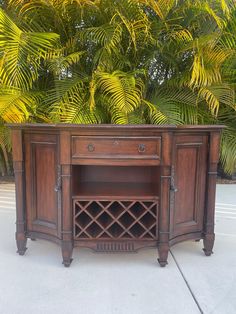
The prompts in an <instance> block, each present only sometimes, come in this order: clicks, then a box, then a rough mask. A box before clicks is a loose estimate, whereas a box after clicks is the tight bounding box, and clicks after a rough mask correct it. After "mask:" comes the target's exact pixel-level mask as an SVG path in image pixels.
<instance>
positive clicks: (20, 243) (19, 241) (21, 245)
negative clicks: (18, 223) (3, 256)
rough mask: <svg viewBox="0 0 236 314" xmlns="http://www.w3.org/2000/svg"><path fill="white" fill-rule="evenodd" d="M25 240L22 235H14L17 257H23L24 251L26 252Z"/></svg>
mask: <svg viewBox="0 0 236 314" xmlns="http://www.w3.org/2000/svg"><path fill="white" fill-rule="evenodd" d="M26 243H27V238H26V236H25V234H24V233H16V246H17V253H18V254H19V255H24V254H25V251H26V250H27V247H26Z"/></svg>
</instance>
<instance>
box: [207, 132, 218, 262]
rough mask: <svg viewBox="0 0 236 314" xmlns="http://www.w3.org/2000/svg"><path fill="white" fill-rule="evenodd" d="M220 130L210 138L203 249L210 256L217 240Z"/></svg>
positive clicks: (211, 134)
mask: <svg viewBox="0 0 236 314" xmlns="http://www.w3.org/2000/svg"><path fill="white" fill-rule="evenodd" d="M219 147H220V132H219V131H216V132H211V133H210V138H209V159H208V177H207V181H208V182H207V189H206V208H205V217H204V234H203V244H204V248H203V251H204V253H205V255H206V256H210V255H211V254H212V253H213V252H212V249H213V246H214V241H215V233H214V226H215V222H214V221H215V193H216V177H217V164H218V161H219V150H220V149H219Z"/></svg>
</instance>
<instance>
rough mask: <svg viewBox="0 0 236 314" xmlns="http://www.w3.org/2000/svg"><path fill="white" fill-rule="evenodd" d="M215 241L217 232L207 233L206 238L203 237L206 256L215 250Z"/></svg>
mask: <svg viewBox="0 0 236 314" xmlns="http://www.w3.org/2000/svg"><path fill="white" fill-rule="evenodd" d="M214 241H215V234H214V233H213V234H206V235H205V237H204V239H203V245H204V248H203V251H204V253H205V255H206V256H210V255H211V254H212V253H213V251H212V249H213V246H214Z"/></svg>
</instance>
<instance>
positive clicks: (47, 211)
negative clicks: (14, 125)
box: [24, 134, 60, 236]
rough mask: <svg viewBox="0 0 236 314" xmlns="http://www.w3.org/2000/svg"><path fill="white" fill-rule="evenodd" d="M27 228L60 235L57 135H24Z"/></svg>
mask: <svg viewBox="0 0 236 314" xmlns="http://www.w3.org/2000/svg"><path fill="white" fill-rule="evenodd" d="M24 143H25V173H26V216H27V231H29V232H30V231H33V232H40V233H44V234H48V235H52V236H58V235H59V232H58V230H59V227H60V226H59V224H60V223H59V222H60V221H59V205H60V204H59V202H58V195H57V193H56V192H55V187H56V185H57V177H58V175H59V173H58V169H59V168H58V167H59V166H58V140H57V135H50V134H49V135H48V134H25V137H24Z"/></svg>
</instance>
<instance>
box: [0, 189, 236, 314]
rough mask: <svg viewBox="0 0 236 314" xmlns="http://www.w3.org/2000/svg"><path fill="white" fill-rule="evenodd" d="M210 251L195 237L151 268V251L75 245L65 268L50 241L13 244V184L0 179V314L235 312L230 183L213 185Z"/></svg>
mask: <svg viewBox="0 0 236 314" xmlns="http://www.w3.org/2000/svg"><path fill="white" fill-rule="evenodd" d="M216 201H217V206H216V242H215V247H214V254H213V255H212V256H211V257H206V256H204V254H203V252H202V250H201V249H202V243H201V242H199V243H197V242H185V243H181V244H177V245H176V246H174V247H172V249H171V253H170V255H169V264H168V266H167V267H166V268H161V267H159V265H158V263H157V262H156V258H157V251H156V250H153V249H146V250H141V251H140V252H138V253H137V254H95V253H93V252H91V251H90V250H86V249H75V250H74V253H73V257H74V261H73V263H72V264H71V267H70V268H68V269H67V268H64V267H63V266H62V265H61V250H60V248H59V247H58V246H57V245H55V244H53V243H50V242H47V241H44V240H37V241H36V242H31V241H28V245H27V246H28V250H27V252H26V254H25V256H18V254H16V248H15V239H14V233H15V196H14V185H13V184H1V185H0V314H41V313H42V314H52V313H53V314H54V313H57V314H77V313H78V314H159V313H160V314H172V313H174V314H185V313H186V314H195V313H204V314H210V313H211V314H235V313H236V250H235V248H236V185H218V186H217V199H216Z"/></svg>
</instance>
